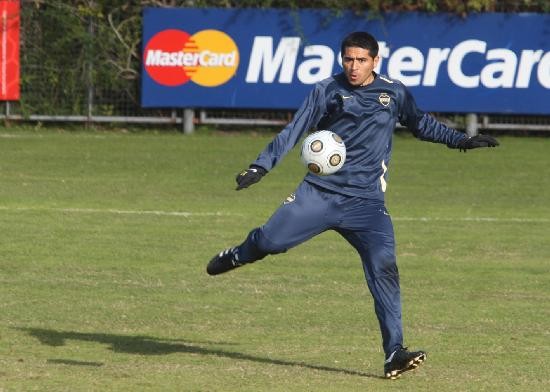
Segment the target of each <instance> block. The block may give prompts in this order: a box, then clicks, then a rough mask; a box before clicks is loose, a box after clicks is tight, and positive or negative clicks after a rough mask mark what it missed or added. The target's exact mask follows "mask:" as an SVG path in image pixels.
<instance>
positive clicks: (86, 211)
mask: <svg viewBox="0 0 550 392" xmlns="http://www.w3.org/2000/svg"><path fill="white" fill-rule="evenodd" d="M0 210H4V211H57V212H65V213H82V214H94V213H100V214H117V215H159V216H183V217H186V218H187V217H191V216H236V215H237V214H232V213H228V212H189V211H154V210H153V211H152V210H117V209H112V208H107V209H101V208H54V207H7V206H0Z"/></svg>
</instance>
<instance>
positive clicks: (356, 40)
mask: <svg viewBox="0 0 550 392" xmlns="http://www.w3.org/2000/svg"><path fill="white" fill-rule="evenodd" d="M351 47H354V48H363V49H367V50H368V51H369V54H370V56H371V57H372V58H375V57H376V56H378V41H376V38H374V37H373V36H372V35H370V34H369V33H367V32H366V31H355V32H353V33H350V34H348V35H347V36H346V37H345V38H344V40H343V41H342V45H341V47H340V53H341V54H342V56H344V52H345V50H346V48H351Z"/></svg>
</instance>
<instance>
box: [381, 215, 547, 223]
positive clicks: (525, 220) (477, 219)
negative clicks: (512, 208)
mask: <svg viewBox="0 0 550 392" xmlns="http://www.w3.org/2000/svg"><path fill="white" fill-rule="evenodd" d="M392 220H394V221H402V222H504V223H513V222H517V223H549V222H550V219H546V218H491V217H481V216H477V217H476V216H473V217H464V218H438V217H405V216H403V217H393V218H392Z"/></svg>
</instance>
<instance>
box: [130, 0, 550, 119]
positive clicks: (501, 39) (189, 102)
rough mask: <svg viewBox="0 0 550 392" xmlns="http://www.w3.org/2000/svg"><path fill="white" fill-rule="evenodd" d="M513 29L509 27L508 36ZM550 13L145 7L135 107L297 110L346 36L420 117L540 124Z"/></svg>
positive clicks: (547, 104) (549, 86)
mask: <svg viewBox="0 0 550 392" xmlns="http://www.w3.org/2000/svg"><path fill="white" fill-rule="evenodd" d="M511 26H513V28H510V27H511ZM548 26H550V15H549V14H502V13H488V14H478V15H472V16H469V17H468V18H459V17H457V16H454V15H449V14H421V13H392V14H385V15H383V16H379V17H376V18H369V17H367V16H366V15H356V14H354V13H351V12H342V13H339V14H338V15H335V14H334V13H333V12H331V11H328V10H312V9H305V10H299V11H297V10H285V9H212V8H205V9H198V8H145V9H144V11H143V46H142V95H141V101H142V106H143V107H167V108H173V107H188V108H249V109H296V108H297V107H298V106H299V105H300V104H301V103H302V101H303V99H304V98H305V97H306V95H307V94H308V93H309V91H310V90H311V88H312V86H313V84H314V83H317V82H318V81H320V80H323V79H325V78H327V77H329V76H331V75H333V74H335V73H339V72H341V71H342V66H341V57H340V43H341V41H342V39H343V38H344V37H345V36H346V35H347V34H348V33H350V32H352V31H359V30H362V31H368V32H370V33H371V34H373V35H374V36H375V37H376V38H377V40H378V41H379V45H380V50H379V56H380V61H379V63H378V67H377V68H376V69H375V70H376V71H377V72H378V73H382V74H384V75H387V76H388V77H390V78H391V79H397V80H400V81H401V82H403V83H404V84H405V85H407V86H408V87H409V88H410V90H411V91H412V93H413V94H414V96H415V97H416V100H417V101H418V103H419V106H421V107H422V108H423V109H425V110H427V111H439V112H458V113H460V112H477V113H517V114H550V29H548Z"/></svg>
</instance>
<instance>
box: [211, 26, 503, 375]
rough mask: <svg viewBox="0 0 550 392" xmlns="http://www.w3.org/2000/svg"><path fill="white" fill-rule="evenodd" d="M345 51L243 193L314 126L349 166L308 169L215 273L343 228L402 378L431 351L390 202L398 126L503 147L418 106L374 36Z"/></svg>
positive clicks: (250, 174) (388, 357)
mask: <svg viewBox="0 0 550 392" xmlns="http://www.w3.org/2000/svg"><path fill="white" fill-rule="evenodd" d="M341 54H342V66H343V72H342V73H340V74H337V75H335V76H333V77H329V78H327V79H325V80H323V81H321V82H319V83H317V84H316V85H315V87H314V88H313V90H312V91H311V93H310V94H309V95H308V97H307V98H306V99H305V101H304V102H303V104H302V105H301V107H300V108H299V109H298V110H297V112H296V113H295V115H294V118H293V120H292V121H291V122H290V123H289V124H288V125H287V126H286V127H285V128H284V129H283V130H282V131H281V132H280V133H279V134H277V136H276V137H275V138H274V139H273V141H271V143H269V144H268V145H267V147H266V148H265V149H264V150H263V151H262V152H261V153H260V154H259V156H258V157H257V159H256V160H255V161H254V162H253V163H252V164H251V165H250V167H249V168H248V169H246V170H244V171H243V172H242V173H240V174H238V175H237V178H236V181H237V190H240V189H243V188H247V187H249V186H250V185H252V184H254V183H256V182H258V181H260V179H261V178H262V177H263V176H264V175H266V173H268V172H269V171H270V170H271V169H273V167H274V166H275V165H277V164H278V163H279V162H280V161H281V159H282V158H283V157H284V156H285V155H286V154H287V153H288V151H289V150H291V149H292V148H293V147H294V146H295V145H296V144H297V143H298V142H299V140H300V139H301V137H302V136H303V135H304V134H305V133H306V132H307V131H309V130H311V129H315V128H317V129H329V130H332V131H334V132H336V133H337V134H338V135H339V136H340V137H341V138H342V139H343V140H344V142H345V144H346V148H347V158H346V162H345V164H344V166H343V167H342V168H341V169H340V170H339V171H338V172H336V173H335V174H332V175H329V176H316V175H313V174H311V173H308V174H307V175H306V176H305V178H304V180H303V181H302V182H301V183H300V184H299V185H298V187H297V189H296V191H295V193H293V194H292V195H291V197H289V198H288V199H287V200H286V201H285V202H284V203H283V204H282V205H281V206H280V207H279V208H278V209H277V210H276V211H275V213H274V214H273V215H272V216H271V217H270V218H269V220H268V221H267V222H266V223H265V224H264V225H263V226H261V227H258V228H255V229H253V230H252V231H251V232H250V233H249V234H248V236H247V238H246V239H245V240H244V242H243V243H242V244H240V245H238V246H235V247H231V248H228V249H225V250H224V251H222V252H220V253H219V254H218V255H216V256H214V258H212V260H211V261H210V262H209V263H208V266H207V268H206V271H207V273H208V274H210V275H217V274H221V273H224V272H227V271H230V270H232V269H235V268H237V267H241V266H243V265H246V264H248V263H253V262H255V261H258V260H260V259H263V258H264V257H265V256H267V255H269V254H277V253H281V252H285V251H286V250H288V249H289V248H292V247H294V246H296V245H298V244H300V243H303V242H304V241H306V240H308V239H310V238H312V237H313V236H315V235H317V234H320V233H322V232H324V231H326V230H335V231H336V232H338V233H339V234H340V235H342V237H344V238H345V239H346V240H347V241H348V242H349V243H350V244H351V246H353V247H354V248H355V249H356V250H357V252H358V253H359V255H360V257H361V261H362V264H363V270H364V274H365V278H366V281H367V285H368V287H369V290H370V292H371V294H372V296H373V299H374V309H375V313H376V316H377V317H378V321H379V324H380V330H381V334H382V346H383V349H384V353H385V362H384V375H385V377H386V378H390V379H395V378H397V377H399V376H400V375H401V373H403V372H406V371H408V370H412V369H415V368H416V367H418V365H419V364H421V363H422V362H423V361H424V360H425V359H426V353H425V352H424V351H408V350H407V348H405V347H404V346H403V332H402V325H401V297H400V287H399V275H398V269H397V264H396V257H395V241H394V231H393V226H392V222H391V218H390V215H389V214H388V212H387V210H386V208H385V204H384V192H385V191H386V185H387V170H388V166H389V163H390V157H391V151H392V134H393V131H394V129H395V126H396V123H397V121H399V122H400V123H401V124H403V125H405V126H406V127H407V128H408V129H409V130H410V131H411V132H412V133H413V135H414V136H416V137H417V138H418V139H421V140H427V141H431V142H434V143H442V144H445V145H447V146H448V147H450V148H454V149H459V150H462V151H466V150H468V149H472V148H477V147H495V146H497V145H498V144H499V143H498V141H497V140H496V139H494V138H492V137H491V136H487V135H476V136H473V137H467V136H466V135H465V134H464V133H461V132H458V131H456V130H454V129H452V128H449V127H447V126H446V125H444V124H442V123H440V122H438V121H437V120H436V119H435V118H434V117H432V116H430V115H429V114H428V113H424V112H423V111H421V110H420V109H418V108H417V106H416V103H415V101H414V98H413V97H412V96H411V94H410V92H409V91H408V90H407V88H406V87H405V86H404V85H403V84H402V83H400V82H399V81H398V80H392V79H389V78H388V77H386V76H382V75H379V74H377V73H375V72H374V68H375V67H376V65H377V64H378V61H379V56H378V42H377V41H376V39H375V38H374V37H373V36H372V35H370V34H369V33H367V32H353V33H351V34H349V35H348V36H347V37H345V38H344V40H343V41H342V44H341Z"/></svg>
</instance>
